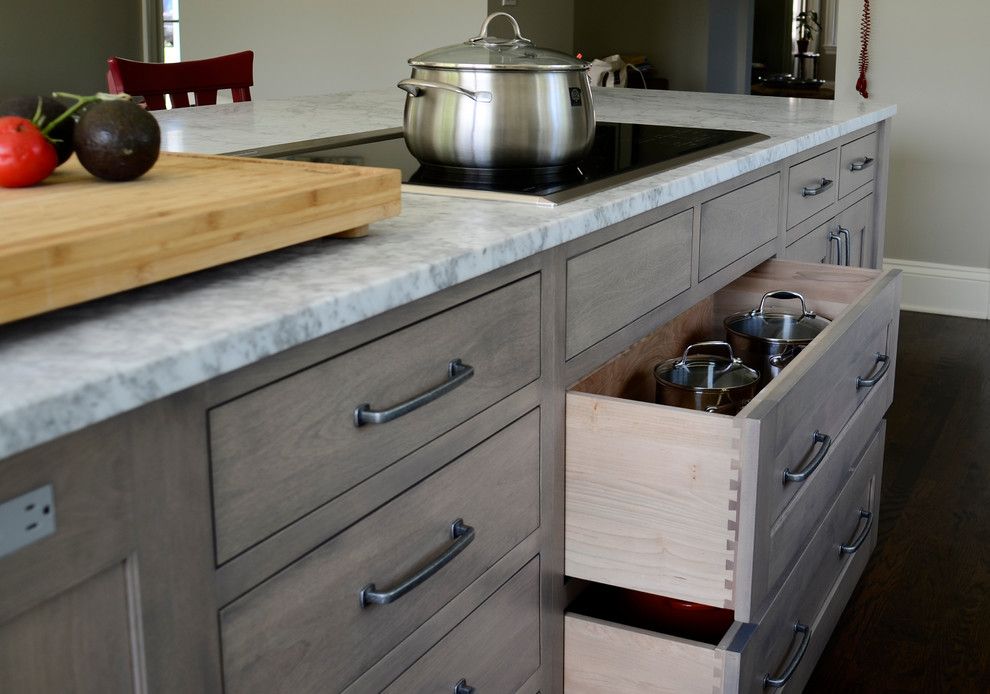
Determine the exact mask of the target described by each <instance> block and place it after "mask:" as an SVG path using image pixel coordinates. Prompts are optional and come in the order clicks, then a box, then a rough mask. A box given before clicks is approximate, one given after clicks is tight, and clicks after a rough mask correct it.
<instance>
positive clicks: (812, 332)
mask: <svg viewBox="0 0 990 694" xmlns="http://www.w3.org/2000/svg"><path fill="white" fill-rule="evenodd" d="M767 299H800V300H801V313H800V314H794V313H784V312H782V311H768V310H766V308H765V305H766V301H767ZM829 322H830V321H829V320H828V319H827V318H822V317H821V316H818V315H816V314H815V312H814V311H811V310H809V309H808V306H807V304H806V303H805V301H804V297H803V296H801V295H800V294H798V293H797V292H791V291H787V290H783V289H781V290H777V291H772V292H767V293H766V294H764V295H763V300H762V301H761V302H760V307H759V308H758V309H753V310H752V311H748V312H746V313H737V314H734V315H732V316H729V317H728V318H726V319H725V328H726V330H728V331H730V332H733V333H736V334H737V335H742V336H744V337H755V338H758V339H761V340H767V341H770V342H795V343H801V344H806V343H808V342H810V341H811V340H812V338H814V337H816V336H817V335H818V334H819V333H821V331H822V330H824V329H825V328H827V327H828V326H829Z"/></svg>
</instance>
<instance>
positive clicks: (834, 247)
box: [784, 219, 842, 265]
mask: <svg viewBox="0 0 990 694" xmlns="http://www.w3.org/2000/svg"><path fill="white" fill-rule="evenodd" d="M835 229H836V226H835V222H834V220H831V219H830V220H828V221H827V222H825V223H824V224H822V225H821V226H818V227H815V228H814V229H812V230H811V232H809V233H808V234H805V235H804V236H802V237H801V238H800V239H798V240H797V241H795V242H794V243H792V244H791V245H789V246H788V247H787V249H786V250H785V251H784V257H785V258H787V259H788V260H796V261H798V262H801V263H827V264H828V265H838V264H839V260H840V257H841V255H842V250H841V243H842V241H841V239H838V238H836V239H835V240H832V239H830V238H829V235H830V234H832V233H833V232H834V231H835Z"/></svg>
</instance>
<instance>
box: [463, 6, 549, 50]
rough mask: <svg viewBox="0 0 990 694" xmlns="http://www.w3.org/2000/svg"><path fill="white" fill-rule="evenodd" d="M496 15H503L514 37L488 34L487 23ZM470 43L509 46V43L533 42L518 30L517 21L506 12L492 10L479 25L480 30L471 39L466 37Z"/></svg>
mask: <svg viewBox="0 0 990 694" xmlns="http://www.w3.org/2000/svg"><path fill="white" fill-rule="evenodd" d="M496 17H505V18H506V19H508V20H509V23H510V24H512V31H513V32H514V33H515V38H511V39H497V38H494V37H491V36H489V35H488V25H489V24H491V22H492V20H493V19H495V18H496ZM468 40H469V41H470V42H471V43H480V44H481V45H482V46H511V45H517V44H519V45H521V44H532V43H533V42H532V41H530V40H529V39H527V38H526V37H525V36H523V35H522V33H521V32H520V31H519V22H517V21H516V18H515V17H513V16H512V15H511V14H509V13H508V12H492V13H491V14H490V15H488V16H487V17H486V18H485V23H484V24H482V25H481V31H480V32H478V35H477V36H475V37H474V38H473V39H468Z"/></svg>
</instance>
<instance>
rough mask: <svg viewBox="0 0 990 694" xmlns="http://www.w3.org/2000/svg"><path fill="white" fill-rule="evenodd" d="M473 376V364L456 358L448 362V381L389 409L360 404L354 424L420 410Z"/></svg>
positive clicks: (382, 421)
mask: <svg viewBox="0 0 990 694" xmlns="http://www.w3.org/2000/svg"><path fill="white" fill-rule="evenodd" d="M472 376H474V367H473V366H468V365H467V364H464V363H462V362H461V360H460V359H454V360H453V361H451V362H450V363H449V364H447V380H446V381H444V382H443V383H441V384H440V385H438V386H437V387H436V388H433V389H432V390H428V391H427V392H425V393H423V394H421V395H417V396H416V397H414V398H413V399H412V400H407V401H405V402H403V403H401V404H399V405H396V406H395V407H392V408H389V409H387V410H373V409H371V405H370V404H368V403H364V404H363V405H358V406H357V407H356V408H355V409H354V426H356V427H359V426H363V425H365V424H384V423H385V422H391V421H392V420H393V419H398V418H399V417H401V416H402V415H404V414H409V413H410V412H412V411H413V410H418V409H419V408H420V407H422V406H423V405H426V404H429V403H431V402H433V401H434V400H436V399H437V398H439V397H440V396H441V395H446V394H447V393H449V392H450V391H452V390H453V389H454V388H457V387H458V386H461V385H464V383H465V382H466V381H468V380H469V379H470V378H471V377H472Z"/></svg>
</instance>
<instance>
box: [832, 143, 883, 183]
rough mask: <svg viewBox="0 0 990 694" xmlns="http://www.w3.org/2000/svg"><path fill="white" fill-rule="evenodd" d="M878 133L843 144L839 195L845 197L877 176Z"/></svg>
mask: <svg viewBox="0 0 990 694" xmlns="http://www.w3.org/2000/svg"><path fill="white" fill-rule="evenodd" d="M876 170H877V134H876V133H870V134H869V135H866V136H865V137H861V138H859V139H858V140H853V141H852V142H849V143H847V144H844V145H842V147H841V149H840V154H839V197H840V198H841V197H845V196H846V195H848V194H849V193H851V192H853V191H854V190H856V189H857V188H859V187H860V186H862V185H863V184H864V183H869V182H870V181H872V180H873V178H874V176H876Z"/></svg>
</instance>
